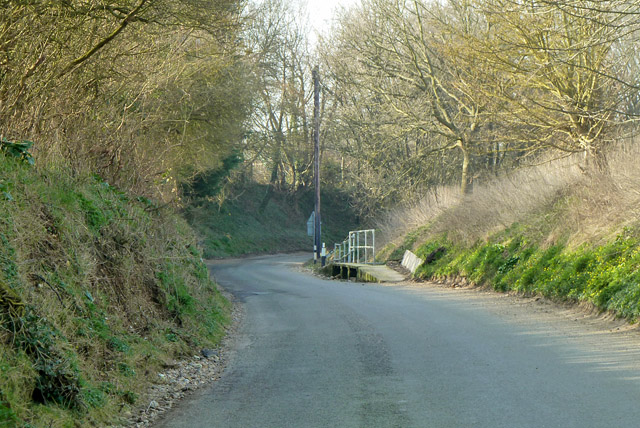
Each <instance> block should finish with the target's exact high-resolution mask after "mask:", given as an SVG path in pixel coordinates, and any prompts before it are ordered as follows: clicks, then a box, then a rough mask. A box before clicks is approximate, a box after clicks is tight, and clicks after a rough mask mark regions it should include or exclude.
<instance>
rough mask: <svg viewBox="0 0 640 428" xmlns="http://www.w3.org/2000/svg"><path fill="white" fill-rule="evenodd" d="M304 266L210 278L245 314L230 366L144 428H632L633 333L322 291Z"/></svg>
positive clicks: (220, 268) (515, 310) (324, 284)
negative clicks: (302, 269) (303, 268)
mask: <svg viewBox="0 0 640 428" xmlns="http://www.w3.org/2000/svg"><path fill="white" fill-rule="evenodd" d="M305 259H306V257H305V256H300V255H296V256H289V255H285V256H269V257H261V258H254V259H246V260H232V261H223V262H216V263H215V264H213V265H212V266H211V268H212V271H213V273H214V275H215V277H216V279H217V280H218V282H219V283H220V284H221V285H222V286H223V287H225V288H226V289H227V290H229V291H230V292H231V293H233V294H234V295H235V297H236V298H237V299H239V300H240V301H241V302H242V304H244V305H245V309H246V320H245V323H244V325H243V327H242V328H241V331H240V334H239V337H238V338H237V340H236V345H235V351H234V354H235V355H234V356H233V357H232V360H231V363H230V365H229V367H228V368H227V370H226V372H225V373H224V374H223V376H222V378H221V379H220V380H219V381H218V382H216V383H214V384H213V385H212V387H211V388H209V389H206V390H204V391H202V392H200V393H198V394H196V395H195V396H193V397H192V398H191V399H190V400H188V401H187V402H185V403H182V404H181V405H180V406H178V407H177V408H176V409H175V410H173V411H172V412H170V413H169V414H168V415H167V416H166V417H165V418H164V420H162V421H161V422H160V423H159V424H157V425H156V426H157V427H163V428H181V427H188V428H199V427H207V428H208V427H221V428H222V427H224V428H236V427H237V428H252V427H255V428H258V427H259V428H267V427H270V428H284V427H292V428H304V427H345V428H347V427H363V428H365V427H366V428H373V427H401V428H405V427H429V428H438V427H443V428H444V427H447V428H449V427H451V428H458V427H460V428H466V427H486V428H499V427H505V428H517V427H531V428H542V427H562V428H572V427H575V428H589V427H615V428H621V427H629V428H631V427H638V426H640V335H638V333H637V331H635V330H632V329H629V328H625V327H624V326H623V325H622V324H620V323H618V324H615V323H612V322H606V321H602V320H599V319H594V317H587V316H583V315H581V314H580V313H579V312H577V311H572V310H566V311H565V310H562V308H557V307H555V306H554V305H550V304H544V303H539V302H533V303H532V301H533V299H530V300H528V301H522V300H517V299H515V298H511V297H503V296H501V295H498V294H495V293H479V292H475V291H474V292H472V291H458V290H450V289H444V288H439V287H435V286H417V285H415V284H414V285H412V284H400V285H392V286H390V285H386V286H385V285H374V284H367V285H363V284H359V283H348V282H340V281H327V280H323V279H320V278H316V277H313V276H310V275H308V274H306V273H303V272H301V271H300V269H299V268H297V267H296V265H299V264H300V263H301V262H302V261H303V260H305ZM616 326H618V327H617V328H616ZM609 330H613V331H609Z"/></svg>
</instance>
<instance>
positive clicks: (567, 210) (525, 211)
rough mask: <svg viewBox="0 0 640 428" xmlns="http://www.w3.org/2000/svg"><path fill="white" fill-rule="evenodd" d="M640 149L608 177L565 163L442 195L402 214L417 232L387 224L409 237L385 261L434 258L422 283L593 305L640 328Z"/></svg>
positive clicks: (623, 155)
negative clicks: (446, 282) (461, 284)
mask: <svg viewBox="0 0 640 428" xmlns="http://www.w3.org/2000/svg"><path fill="white" fill-rule="evenodd" d="M639 151H640V147H639V146H637V145H635V144H634V145H630V146H628V147H626V148H625V151H621V152H620V153H618V152H613V153H611V154H610V158H609V163H610V165H609V171H608V173H606V174H601V175H600V174H584V173H582V172H581V171H580V170H579V169H578V168H576V165H577V164H576V163H572V162H570V161H571V159H567V160H562V161H557V162H551V163H548V164H545V165H543V166H540V167H538V168H536V169H527V170H523V171H521V172H518V173H516V174H513V175H511V176H509V177H504V178H502V179H497V180H496V181H495V182H492V183H487V185H485V186H478V188H477V189H475V190H474V194H473V195H471V196H468V197H464V198H462V197H457V198H452V197H449V198H447V197H446V196H447V193H446V192H440V193H439V194H438V197H437V198H435V197H432V198H431V199H425V200H424V201H422V202H421V203H419V204H416V205H415V206H413V207H410V208H409V209H404V210H403V211H402V210H400V211H399V212H397V213H395V218H402V219H404V220H405V223H408V224H412V225H413V228H412V229H411V230H407V229H404V230H402V229H401V226H402V225H399V224H398V222H395V223H393V222H387V234H388V235H391V234H392V232H393V230H396V231H398V230H400V233H399V235H401V237H402V238H401V239H400V240H396V241H395V242H391V243H389V244H388V245H387V246H386V248H385V249H384V250H383V251H381V253H380V254H381V257H383V258H387V259H396V260H397V259H399V258H401V257H402V254H403V252H404V250H405V249H410V250H413V251H414V252H415V253H417V255H419V256H420V257H422V258H423V259H426V260H427V262H426V263H425V264H424V265H423V266H422V267H420V268H419V269H418V271H417V272H416V273H415V275H416V276H417V277H419V278H424V279H445V278H449V279H458V278H460V277H463V278H465V279H466V280H467V281H469V282H472V283H475V284H478V285H483V286H488V287H492V288H494V289H496V290H499V291H509V290H512V291H516V292H519V293H523V294H527V295H533V294H537V295H542V296H546V297H549V298H552V299H555V300H561V301H570V302H589V303H590V304H593V305H594V306H595V307H596V308H599V309H600V310H602V311H612V312H615V313H616V314H618V315H619V316H621V317H625V318H627V319H628V320H630V321H633V322H635V321H637V320H638V318H640V270H639V269H638V266H640V217H639V216H638V211H637V208H636V207H637V206H638V202H639V197H638V194H637V191H636V190H635V189H636V184H637V183H638V182H639V181H640V174H639V173H638V169H637V168H636V167H635V162H634V159H635V155H636V154H637V153H638V152H639ZM445 190H446V189H445ZM443 195H444V196H445V197H444V198H443V197H442V196H443Z"/></svg>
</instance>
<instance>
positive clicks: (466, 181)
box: [459, 142, 473, 195]
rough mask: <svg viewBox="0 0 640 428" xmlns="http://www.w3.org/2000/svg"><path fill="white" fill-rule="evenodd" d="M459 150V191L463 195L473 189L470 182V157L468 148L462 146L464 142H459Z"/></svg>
mask: <svg viewBox="0 0 640 428" xmlns="http://www.w3.org/2000/svg"><path fill="white" fill-rule="evenodd" d="M459 147H460V150H461V151H462V177H461V179H460V192H461V193H462V194H463V195H468V194H470V193H471V192H472V191H473V186H472V183H471V171H470V170H471V165H470V164H471V157H470V155H469V150H467V149H466V148H465V147H464V144H463V143H462V142H460V144H459Z"/></svg>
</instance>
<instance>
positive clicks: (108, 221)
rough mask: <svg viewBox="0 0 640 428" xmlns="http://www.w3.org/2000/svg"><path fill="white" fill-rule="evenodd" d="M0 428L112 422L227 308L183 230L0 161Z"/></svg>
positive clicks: (144, 206) (137, 202)
mask: <svg viewBox="0 0 640 428" xmlns="http://www.w3.org/2000/svg"><path fill="white" fill-rule="evenodd" d="M0 177H2V180H1V185H2V193H1V195H0V242H1V244H2V245H0V427H5V426H6V427H13V426H18V427H44V426H46V427H69V426H105V425H108V424H111V423H115V422H118V421H119V420H121V419H122V418H123V417H124V415H126V412H127V410H128V409H130V408H131V407H132V406H134V405H135V404H136V403H137V402H138V400H139V399H140V397H141V394H143V392H144V391H145V389H146V387H147V386H148V384H149V382H150V381H152V380H153V379H154V378H155V377H156V373H157V372H158V371H159V370H161V369H162V368H163V366H165V365H166V364H167V363H168V362H169V361H170V360H172V359H174V358H178V357H180V356H183V355H189V354H192V353H193V352H194V351H193V350H194V348H196V349H197V348H199V347H204V346H212V345H213V344H214V343H216V342H217V341H219V340H220V338H221V337H222V335H223V333H224V328H223V327H224V324H225V322H227V319H228V314H229V309H230V308H229V304H228V302H226V301H225V299H224V298H223V297H222V296H221V295H220V294H219V292H218V290H217V288H216V286H215V284H214V283H212V282H211V280H210V279H209V276H208V272H207V269H206V267H205V265H204V264H203V262H202V259H201V254H200V252H199V250H198V248H197V246H196V242H195V238H194V236H193V234H192V231H191V229H190V227H189V226H188V225H187V224H186V222H185V221H183V220H182V219H181V218H180V217H179V216H178V215H176V214H175V213H173V212H171V211H169V210H167V209H161V208H159V207H157V206H155V205H154V204H153V203H152V202H151V201H149V200H147V199H144V198H136V197H134V196H131V195H126V194H124V193H122V192H119V191H118V190H117V189H115V188H113V187H112V186H110V185H109V184H108V183H105V182H103V181H102V180H101V179H99V178H98V177H92V176H85V177H72V176H71V175H69V174H68V173H67V172H65V171H64V170H55V169H43V170H36V169H34V168H32V167H29V166H28V165H25V164H23V163H21V162H19V161H14V160H11V159H4V160H2V161H1V162H0Z"/></svg>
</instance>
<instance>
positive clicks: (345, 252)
mask: <svg viewBox="0 0 640 428" xmlns="http://www.w3.org/2000/svg"><path fill="white" fill-rule="evenodd" d="M330 256H332V258H333V262H334V263H360V264H374V263H375V260H376V231H375V230H374V229H367V230H354V231H351V232H349V236H348V237H347V239H345V240H344V241H342V243H340V244H335V245H334V248H333V252H332V253H331V255H330Z"/></svg>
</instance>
